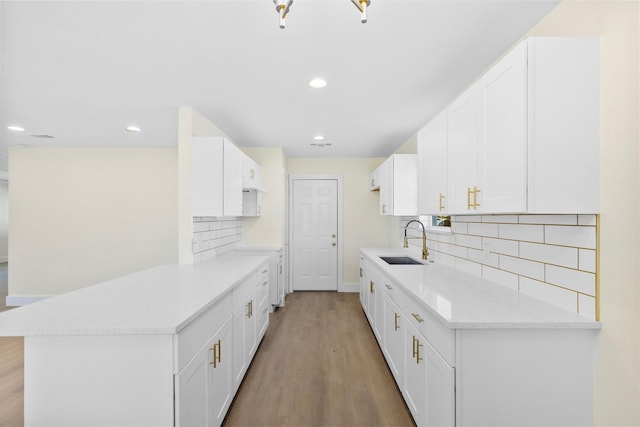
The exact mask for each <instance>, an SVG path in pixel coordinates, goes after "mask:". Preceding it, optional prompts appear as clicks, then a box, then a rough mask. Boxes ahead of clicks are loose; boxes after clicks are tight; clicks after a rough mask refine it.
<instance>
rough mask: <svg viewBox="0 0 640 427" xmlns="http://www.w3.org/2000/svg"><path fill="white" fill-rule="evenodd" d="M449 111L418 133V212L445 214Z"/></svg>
mask: <svg viewBox="0 0 640 427" xmlns="http://www.w3.org/2000/svg"><path fill="white" fill-rule="evenodd" d="M448 206H449V194H448V188H447V114H446V112H442V113H440V114H438V115H437V116H436V117H435V118H434V119H433V120H431V121H430V122H429V123H428V124H427V125H426V126H425V127H424V128H422V129H421V130H420V131H419V132H418V212H430V213H438V214H439V215H446V214H447V212H448V211H449V207H448Z"/></svg>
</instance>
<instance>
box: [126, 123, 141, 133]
mask: <svg viewBox="0 0 640 427" xmlns="http://www.w3.org/2000/svg"><path fill="white" fill-rule="evenodd" d="M125 129H126V130H128V131H129V132H140V131H141V130H142V129H140V128H139V127H138V126H132V125H129V126H127V127H126V128H125Z"/></svg>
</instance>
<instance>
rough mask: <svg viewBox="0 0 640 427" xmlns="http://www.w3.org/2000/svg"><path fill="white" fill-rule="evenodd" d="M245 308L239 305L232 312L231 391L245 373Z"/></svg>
mask: <svg viewBox="0 0 640 427" xmlns="http://www.w3.org/2000/svg"><path fill="white" fill-rule="evenodd" d="M245 318H246V316H245V306H244V304H241V305H239V306H238V307H236V309H235V310H234V312H233V321H232V326H233V334H232V340H233V344H232V352H233V389H234V391H235V390H237V389H238V387H239V386H240V383H241V382H242V378H244V374H245V372H246V371H247V364H248V362H247V350H246V339H245V333H246V331H245Z"/></svg>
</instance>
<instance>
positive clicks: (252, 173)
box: [251, 169, 256, 179]
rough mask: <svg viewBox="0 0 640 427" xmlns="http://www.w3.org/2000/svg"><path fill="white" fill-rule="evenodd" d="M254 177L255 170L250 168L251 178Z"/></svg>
mask: <svg viewBox="0 0 640 427" xmlns="http://www.w3.org/2000/svg"><path fill="white" fill-rule="evenodd" d="M255 177H256V176H255V171H254V170H253V169H251V179H254V178H255Z"/></svg>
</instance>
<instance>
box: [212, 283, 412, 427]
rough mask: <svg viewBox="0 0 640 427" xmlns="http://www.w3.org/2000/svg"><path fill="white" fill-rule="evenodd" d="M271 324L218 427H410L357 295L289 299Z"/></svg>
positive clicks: (311, 294) (291, 296) (326, 294)
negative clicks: (223, 419)
mask: <svg viewBox="0 0 640 427" xmlns="http://www.w3.org/2000/svg"><path fill="white" fill-rule="evenodd" d="M270 321H271V324H270V326H269V329H268V330H267V333H266V335H265V338H264V341H263V342H262V345H261V347H260V349H259V351H258V353H257V354H256V356H255V359H254V360H253V364H252V365H251V368H250V369H249V372H248V373H247V375H246V377H245V379H244V382H243V383H242V385H241V386H240V390H239V391H238V394H237V395H236V398H235V401H234V402H233V404H232V406H231V409H230V410H229V413H228V414H227V418H226V420H225V423H224V425H225V426H227V427H231V426H357V425H360V426H411V425H413V419H412V418H411V415H410V413H409V410H408V409H407V407H406V406H405V404H404V401H403V399H402V396H401V394H400V391H399V390H398V388H397V386H396V384H395V382H394V380H393V377H392V375H391V372H390V371H389V369H388V367H387V365H386V362H385V360H384V357H383V355H382V353H381V351H380V349H379V347H378V344H377V342H376V339H375V337H374V335H373V332H372V331H371V329H370V328H369V324H368V323H367V320H366V318H365V315H364V313H363V312H362V309H361V307H360V301H359V299H358V294H355V293H336V292H295V293H292V294H289V295H288V296H287V304H286V306H285V307H283V308H280V309H278V310H277V311H276V312H274V313H272V314H271V317H270Z"/></svg>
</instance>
